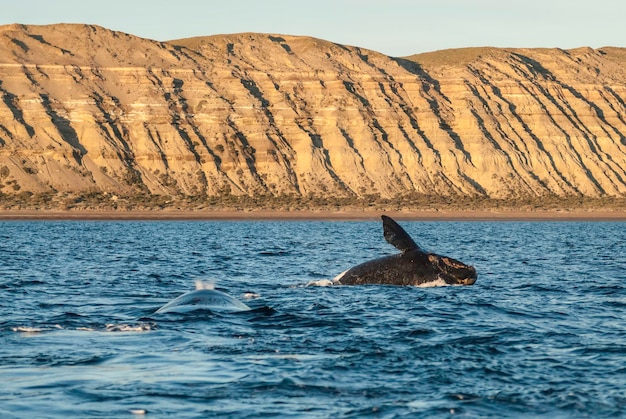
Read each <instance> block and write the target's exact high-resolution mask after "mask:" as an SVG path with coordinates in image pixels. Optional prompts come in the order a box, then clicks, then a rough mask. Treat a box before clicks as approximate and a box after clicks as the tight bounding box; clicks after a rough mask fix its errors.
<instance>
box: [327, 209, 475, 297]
mask: <svg viewBox="0 0 626 419" xmlns="http://www.w3.org/2000/svg"><path fill="white" fill-rule="evenodd" d="M382 220H383V235H384V237H385V240H387V242H388V243H390V244H391V245H393V246H394V247H396V248H397V249H398V250H400V251H401V252H402V253H399V254H396V255H392V256H387V257H382V258H379V259H374V260H370V261H368V262H365V263H362V264H360V265H357V266H355V267H353V268H351V269H348V270H347V271H345V272H342V273H341V274H339V275H337V277H335V279H333V283H334V284H335V285H365V284H387V285H413V286H420V285H421V286H423V285H426V284H433V285H438V284H440V285H473V284H474V283H475V282H476V279H477V277H478V276H477V273H476V269H475V268H474V267H473V266H469V265H466V264H464V263H462V262H460V261H458V260H456V259H452V258H450V257H447V256H440V255H437V254H435V253H430V252H425V251H424V250H422V249H421V248H420V247H419V246H418V245H417V244H416V243H415V242H414V241H413V239H412V238H411V236H410V235H409V234H408V233H407V232H406V231H404V229H403V228H402V227H400V225H399V224H398V223H396V222H395V221H394V220H393V219H392V218H390V217H387V216H385V215H383V216H382Z"/></svg>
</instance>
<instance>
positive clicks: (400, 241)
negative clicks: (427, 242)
mask: <svg viewBox="0 0 626 419" xmlns="http://www.w3.org/2000/svg"><path fill="white" fill-rule="evenodd" d="M381 218H382V219H383V235H384V236H385V240H387V243H389V244H391V245H393V246H394V247H395V248H396V249H398V250H400V251H401V252H403V253H404V252H406V251H407V250H418V251H420V252H423V250H422V249H420V247H419V246H418V245H417V243H415V242H414V241H413V239H412V238H411V236H409V233H407V232H406V231H404V229H403V228H402V227H400V225H399V224H398V223H396V222H395V221H394V220H393V219H391V218H389V217H387V216H386V215H383V216H381Z"/></svg>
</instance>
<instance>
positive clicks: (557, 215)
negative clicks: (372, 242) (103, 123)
mask: <svg viewBox="0 0 626 419" xmlns="http://www.w3.org/2000/svg"><path fill="white" fill-rule="evenodd" d="M381 214H386V215H388V216H390V217H393V218H396V219H400V220H423V221H454V220H458V221H463V220H467V221H499V220H501V221H507V220H509V221H514V220H529V221H550V220H553V221H583V220H588V221H626V211H598V210H596V211H582V210H573V211H565V210H551V211H548V210H537V211H515V210H502V211H497V210H484V211H384V210H299V211H279V210H261V209H259V210H196V211H189V210H158V211H145V210H142V211H105V210H80V211H71V210H70V211H53V210H0V220H181V221H182V220H199V221H200V220H224V221H227V220H233V221H235V220H328V221H333V220H337V221H340V220H354V221H358V220H378V219H379V217H380V215H381Z"/></svg>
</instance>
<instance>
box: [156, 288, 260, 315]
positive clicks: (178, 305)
mask: <svg viewBox="0 0 626 419" xmlns="http://www.w3.org/2000/svg"><path fill="white" fill-rule="evenodd" d="M195 310H210V311H221V312H236V311H248V310H250V307H248V306H247V305H245V304H244V303H242V302H241V301H239V300H237V299H236V298H235V297H232V296H230V295H228V294H226V293H224V292H221V291H217V290H214V289H199V290H195V291H190V292H187V293H185V294H183V295H180V296H178V297H176V298H174V299H173V300H172V301H170V302H169V303H167V304H165V305H164V306H163V307H161V308H160V309H158V310H157V311H155V314H162V313H188V312H190V311H195Z"/></svg>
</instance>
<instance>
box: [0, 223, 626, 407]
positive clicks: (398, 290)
mask: <svg viewBox="0 0 626 419" xmlns="http://www.w3.org/2000/svg"><path fill="white" fill-rule="evenodd" d="M401 224H402V225H403V226H404V227H405V228H406V230H407V231H408V232H409V233H410V234H411V235H412V236H413V238H414V239H415V240H416V241H417V242H418V244H420V246H422V247H423V248H425V249H428V250H430V251H433V252H436V253H439V254H444V255H448V256H451V257H454V258H456V259H459V260H461V261H463V262H465V263H468V264H472V265H474V266H475V267H476V268H477V270H478V274H479V277H478V281H477V283H476V284H475V285H473V286H469V287H433V288H418V287H393V286H354V287H350V286H335V287H307V286H305V285H306V284H307V283H308V282H310V281H316V280H320V279H325V278H326V279H331V278H333V277H334V276H335V275H337V274H339V273H340V272H342V271H344V270H345V269H348V268H349V267H351V266H353V265H355V264H357V263H360V262H363V261H365V260H368V259H372V258H374V257H379V256H384V255H388V254H393V253H395V252H396V250H395V249H394V248H393V247H392V246H390V245H388V244H387V243H386V242H385V241H384V239H383V237H382V227H381V224H380V223H379V222H330V221H308V222H296V221H287V222H278V221H237V222H208V221H207V222H199V221H194V222H183V221H174V222H163V221H146V222H131V221H120V222H104V221H97V222H79V221H65V222H50V221H46V222H43V221H41V222H36V221H35V222H16V221H13V222H0V417H2V418H22V417H29V418H30V417H38V418H66V417H129V418H130V417H135V418H136V417H149V418H157V417H170V418H200V417H238V418H240V417H250V418H257V417H295V418H297V417H304V418H309V417H310V418H317V417H319V418H327V417H337V418H353V417H354V418H356V417H372V418H379V417H380V418H394V417H498V418H499V417H545V418H553V417H564V418H565V417H567V418H569V417H592V418H599V417H620V416H621V417H626V243H625V240H624V239H625V238H626V223H621V222H478V221H476V222H416V221H414V222H408V221H407V222H401ZM196 280H201V281H205V282H214V283H215V284H216V286H217V287H218V289H221V290H223V291H225V292H227V293H229V294H230V295H232V296H234V297H236V298H238V299H240V300H241V301H244V302H245V303H246V304H247V305H249V306H250V307H251V308H252V309H253V310H251V311H247V312H240V313H224V312H210V311H207V310H203V311H196V312H191V313H187V314H177V313H169V314H163V315H160V314H159V315H155V314H154V311H155V310H157V309H158V308H159V307H160V306H162V305H164V304H165V303H167V302H168V301H170V300H171V299H173V298H175V297H176V296H178V295H180V294H182V293H184V292H186V291H190V290H192V289H193V287H194V281H196Z"/></svg>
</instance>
